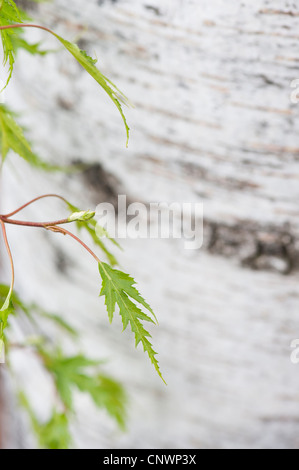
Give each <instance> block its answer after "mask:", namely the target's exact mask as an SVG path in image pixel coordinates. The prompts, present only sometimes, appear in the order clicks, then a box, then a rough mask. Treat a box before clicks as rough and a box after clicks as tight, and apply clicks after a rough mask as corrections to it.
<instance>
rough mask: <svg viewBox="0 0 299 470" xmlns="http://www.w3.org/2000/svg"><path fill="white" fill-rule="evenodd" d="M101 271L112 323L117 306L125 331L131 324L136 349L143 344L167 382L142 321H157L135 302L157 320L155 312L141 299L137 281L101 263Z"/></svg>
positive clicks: (102, 293) (104, 294)
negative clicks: (136, 284)
mask: <svg viewBox="0 0 299 470" xmlns="http://www.w3.org/2000/svg"><path fill="white" fill-rule="evenodd" d="M99 271H100V275H101V278H102V290H101V293H100V296H105V304H106V306H107V310H108V316H109V320H110V322H112V320H113V315H114V312H115V307H116V304H117V305H118V307H119V313H120V315H121V318H122V322H123V327H124V330H125V329H126V328H127V326H128V325H129V324H130V326H131V330H132V332H133V333H134V335H135V345H136V347H137V346H138V344H139V343H142V345H143V349H144V351H145V352H147V354H148V356H149V358H150V360H151V362H152V364H153V365H154V367H155V369H156V371H157V373H158V374H159V376H160V377H161V379H162V380H163V382H165V380H164V379H163V376H162V374H161V371H160V368H159V363H158V361H157V359H156V355H157V353H156V352H155V351H154V350H153V347H152V344H151V342H150V340H149V338H151V335H150V333H149V332H148V331H146V330H145V328H144V326H143V324H142V321H146V322H150V323H155V321H154V320H153V319H152V318H151V317H149V316H148V315H147V314H145V313H144V312H143V311H142V310H141V309H140V308H139V307H137V305H136V304H135V303H134V302H133V301H135V302H136V303H137V304H141V305H142V306H143V307H144V308H145V309H147V310H148V311H149V312H150V313H151V314H152V316H153V317H154V319H155V320H156V317H155V315H154V312H153V311H152V309H151V307H150V306H149V305H148V303H147V302H146V301H145V300H144V299H143V298H142V297H141V295H140V294H139V292H138V290H137V289H136V288H135V287H134V284H135V281H134V279H133V278H132V277H130V276H129V275H128V274H125V273H123V272H121V271H118V270H116V269H112V268H111V267H110V266H108V264H105V263H99ZM131 299H132V300H133V301H132V300H131ZM156 321H157V320H156Z"/></svg>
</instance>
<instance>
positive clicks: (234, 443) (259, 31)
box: [1, 0, 299, 448]
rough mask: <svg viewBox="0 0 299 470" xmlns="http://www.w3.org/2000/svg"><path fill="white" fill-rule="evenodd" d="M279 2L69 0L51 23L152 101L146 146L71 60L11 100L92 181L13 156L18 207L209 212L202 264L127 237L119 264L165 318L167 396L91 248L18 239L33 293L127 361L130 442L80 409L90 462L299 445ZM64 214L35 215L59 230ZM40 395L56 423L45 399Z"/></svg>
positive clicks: (12, 198) (294, 193)
mask: <svg viewBox="0 0 299 470" xmlns="http://www.w3.org/2000/svg"><path fill="white" fill-rule="evenodd" d="M268 4H269V2H268V1H267V0H257V1H254V2H252V1H249V0H248V1H243V2H239V1H237V0H231V1H230V2H227V1H226V2H225V1H224V0H214V1H210V0H201V1H200V2H198V1H191V0H184V1H181V0H171V1H167V0H163V1H161V0H159V1H157V0H119V1H108V0H106V1H104V0H102V1H92V0H90V1H88V2H85V4H84V6H83V4H82V2H79V1H77V0H73V1H72V2H67V1H66V0H56V1H54V3H53V4H47V5H41V6H40V7H39V8H38V10H37V12H36V14H37V15H38V16H39V17H40V21H42V22H43V23H44V24H45V25H46V26H49V27H52V28H55V30H56V31H57V32H58V33H61V34H62V35H64V36H66V37H68V38H75V37H78V36H79V43H80V46H81V47H83V48H84V49H86V50H87V51H88V52H89V53H90V54H94V52H95V51H96V54H97V56H98V58H99V67H100V68H101V69H102V70H103V72H104V73H105V74H106V75H109V77H110V78H112V79H113V81H115V82H116V83H117V85H118V86H119V87H120V88H121V89H122V90H123V91H124V92H125V93H126V94H127V95H128V96H129V98H130V99H131V101H132V102H133V103H134V104H135V109H134V110H128V111H127V113H126V114H127V117H128V121H129V123H130V125H131V128H132V136H131V142H130V147H129V150H126V149H125V134H124V130H123V127H122V124H121V121H120V119H119V118H118V115H117V112H116V111H115V110H114V109H113V107H112V105H111V103H110V102H109V100H108V99H106V97H105V96H104V94H103V93H101V92H100V91H99V90H98V87H97V85H96V84H95V83H93V82H92V80H91V79H90V78H89V77H87V76H86V75H85V73H84V72H83V71H82V70H81V69H80V68H79V67H78V66H77V64H76V63H75V62H74V61H73V59H72V58H71V57H69V56H67V55H66V54H65V53H63V52H61V53H58V54H55V55H51V56H48V57H46V58H40V59H36V58H32V57H30V56H28V55H25V54H22V55H20V57H19V59H18V63H17V68H16V76H17V77H16V78H15V81H14V85H13V87H12V88H11V89H10V90H9V91H8V92H7V100H10V101H11V102H12V103H13V104H14V106H15V108H16V109H17V110H21V111H22V110H23V111H25V110H28V112H27V114H26V117H24V122H25V123H26V124H27V125H28V127H34V126H35V130H34V131H33V132H32V134H31V135H32V140H35V141H36V142H37V149H38V150H39V151H40V153H41V154H43V155H44V156H45V157H47V158H48V159H50V160H51V161H52V162H59V163H66V162H69V161H73V162H78V161H81V162H84V163H85V164H87V165H88V166H89V167H88V168H87V170H85V171H84V172H82V173H81V174H75V175H72V176H63V175H58V176H56V177H55V178H54V177H52V176H51V175H48V176H42V177H37V175H36V174H35V173H33V172H31V171H30V170H29V169H28V168H27V167H26V166H25V165H23V163H22V162H19V161H17V159H15V158H12V159H11V160H12V162H13V169H12V168H11V167H8V166H7V167H6V169H5V171H4V176H5V179H4V185H3V188H2V189H3V191H2V194H3V200H2V202H1V205H2V206H4V205H5V207H6V208H7V209H8V210H9V209H11V208H13V207H14V205H17V204H18V203H22V202H23V201H24V199H27V198H28V199H29V198H31V197H35V196H36V195H38V194H39V193H45V192H48V191H50V192H53V191H57V192H60V193H62V194H63V195H65V196H67V197H68V198H69V199H71V200H73V201H74V202H75V203H76V202H77V203H80V201H81V206H82V207H85V206H86V207H89V206H92V205H96V204H98V203H100V202H102V201H108V202H110V201H111V202H112V203H115V202H116V198H117V195H118V194H127V196H128V199H129V201H141V202H145V203H149V202H152V201H178V202H204V207H205V236H204V247H203V249H201V250H200V251H199V252H195V253H194V252H186V251H184V249H183V246H182V244H181V243H179V242H177V241H173V240H172V241H165V240H159V241H153V240H143V241H140V240H139V241H133V240H126V241H125V242H124V243H123V245H124V248H125V252H124V253H123V254H120V255H119V259H120V260H121V264H122V266H123V267H124V269H125V270H127V271H129V272H131V273H132V274H134V275H135V277H136V278H137V279H139V281H140V289H141V290H142V292H143V293H144V295H145V296H146V298H148V299H149V300H150V301H151V303H152V305H153V307H154V309H155V310H156V311H157V313H158V316H159V319H160V327H159V328H158V329H155V330H153V336H154V345H155V348H156V349H157V350H158V351H159V352H160V361H161V367H162V370H163V371H164V373H165V376H166V379H167V382H168V384H169V385H168V387H167V388H165V387H164V386H163V385H162V384H161V383H160V381H159V380H158V378H156V377H155V374H154V372H153V371H152V370H151V367H150V365H149V364H147V360H146V357H145V356H144V355H143V354H142V352H140V351H137V352H136V351H135V350H134V348H133V347H132V337H131V335H130V334H123V335H121V332H120V331H121V325H120V322H118V321H116V322H115V324H114V325H113V326H112V327H110V326H109V325H108V322H107V318H106V317H107V315H106V313H105V309H104V306H103V304H102V302H101V300H98V299H97V298H96V297H97V294H98V292H99V286H98V285H97V283H96V274H97V273H96V268H95V267H94V265H93V264H92V262H90V260H89V259H88V258H87V259H86V257H85V255H84V254H82V253H81V251H80V248H77V247H76V246H73V245H72V244H71V246H69V243H66V241H65V240H61V239H60V238H59V237H57V236H55V234H51V235H49V234H44V233H41V234H40V233H38V232H33V233H32V232H30V233H29V232H28V230H16V229H14V228H9V234H10V237H11V240H12V245H13V250H14V253H15V258H16V259H17V260H18V261H17V286H18V288H19V291H20V292H21V293H22V294H23V295H25V297H27V298H30V299H32V298H35V299H36V300H39V301H40V302H41V303H43V304H44V305H46V306H47V307H48V308H50V309H52V310H55V309H56V310H57V308H58V305H59V304H60V303H61V302H63V303H64V305H65V312H64V314H65V316H66V317H67V318H69V319H71V320H72V321H73V322H74V323H75V324H77V325H78V326H80V327H81V328H82V329H83V338H84V339H83V341H82V347H84V348H85V349H86V350H87V351H88V352H89V353H90V354H91V355H93V356H94V355H96V356H97V355H99V356H101V357H103V356H105V357H110V358H111V362H110V366H109V370H110V371H111V372H114V373H115V375H116V376H118V377H119V378H121V379H122V380H123V382H124V383H125V385H127V387H128V390H129V392H130V395H131V408H130V413H129V423H128V433H126V434H124V435H123V434H119V433H118V432H116V431H115V428H114V426H113V425H112V424H111V423H110V421H109V420H106V418H104V417H103V416H102V415H101V416H100V417H99V418H97V415H96V414H95V413H94V412H93V410H92V408H91V406H90V405H89V404H86V402H85V401H84V400H83V399H82V398H78V408H79V410H80V414H79V416H80V418H79V422H78V423H77V425H76V426H75V431H74V432H75V435H76V438H77V440H78V443H79V446H81V447H96V448H99V447H112V448H113V447H133V448H138V447H148V448H167V447H168V448H173V447H174V448H175V447H180V448H184V447H186V448H188V447H203V448H209V447H223V448H227V447H234V448H238V447H249V448H254V447H270V448H272V447H274V448H275V447H282V448H287V447H290V448H296V447H298V444H299V441H298V420H299V414H298V405H299V395H298V385H299V379H298V366H297V367H296V366H295V365H293V364H292V363H291V361H290V354H291V350H290V344H291V341H292V340H293V339H295V338H297V337H299V317H298V311H299V283H298V281H299V275H298V268H299V217H298V216H299V211H298V197H299V184H298V179H299V144H298V124H299V105H296V104H292V102H291V98H290V96H291V93H292V92H293V91H294V90H293V89H292V88H291V87H290V83H291V81H292V80H294V79H297V78H299V70H298V62H299V54H298V39H299V35H298V30H299V29H298V27H299V10H298V6H296V5H295V4H294V2H288V1H285V0H276V1H273V2H271V8H270V7H269V5H268ZM85 25H86V26H87V25H88V28H86V29H85ZM28 34H30V35H31V36H32V38H35V39H40V38H41V37H43V38H44V37H45V36H44V33H40V32H38V31H34V32H28ZM46 41H48V45H49V47H53V46H55V47H56V46H57V44H56V43H53V42H52V39H49V38H46ZM40 208H41V209H40ZM54 209H55V207H54V206H53V205H52V204H51V205H50V204H49V205H48V206H45V205H44V206H39V207H38V206H36V208H32V209H31V210H30V211H29V214H30V216H31V217H33V218H34V217H35V218H42V217H43V215H44V213H45V212H46V213H47V217H46V218H47V219H48V218H49V217H51V215H54V216H55V217H54V218H56V216H57V210H54ZM41 210H42V211H43V213H41V212H40V211H41ZM58 210H60V209H59V208H58ZM33 245H34V250H35V252H36V253H37V256H36V259H35V261H34V262H33V260H32V246H33ZM25 269H26V275H25V274H24V271H25ZM37 286H39V289H37ZM82 325H83V326H82ZM26 367H27V368H26ZM15 368H16V371H17V372H18V374H19V375H20V376H21V377H23V380H24V381H25V382H27V385H28V382H29V383H30V381H29V380H28V374H29V376H30V377H31V379H32V381H33V383H34V384H35V385H36V386H37V387H39V386H40V385H38V384H39V382H38V379H37V378H36V377H35V375H34V374H36V373H37V369H36V368H35V367H31V368H30V371H29V370H28V365H26V364H24V362H23V361H22V360H21V359H20V358H19V356H18V358H17V359H16V360H15ZM24 370H26V374H25V372H24ZM25 377H26V379H25ZM31 386H32V387H33V385H32V384H31ZM29 388H30V387H29ZM32 393H33V395H34V397H35V403H36V406H37V408H39V410H40V412H41V414H43V412H44V408H43V401H42V398H43V397H42V396H41V395H42V394H37V392H36V391H35V392H32Z"/></svg>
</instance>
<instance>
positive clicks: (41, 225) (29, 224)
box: [0, 215, 73, 228]
mask: <svg viewBox="0 0 299 470" xmlns="http://www.w3.org/2000/svg"><path fill="white" fill-rule="evenodd" d="M0 222H2V223H4V224H10V225H19V226H22V227H31V228H32V227H36V228H47V227H52V226H54V225H63V224H70V223H72V222H73V221H72V220H69V219H61V220H54V221H52V222H26V221H25V220H15V219H7V218H6V217H5V216H4V215H0Z"/></svg>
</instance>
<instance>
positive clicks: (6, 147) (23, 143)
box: [0, 105, 57, 170]
mask: <svg viewBox="0 0 299 470" xmlns="http://www.w3.org/2000/svg"><path fill="white" fill-rule="evenodd" d="M0 144H1V157H2V162H3V161H4V160H5V158H6V156H7V154H8V152H9V151H10V150H12V151H14V152H15V153H16V154H18V155H19V156H20V157H22V158H23V159H24V160H26V162H28V163H30V165H32V166H35V167H37V168H42V169H44V170H54V169H57V168H56V167H54V166H52V165H49V164H47V163H45V162H44V161H42V159H41V158H40V157H38V155H36V154H35V153H34V152H33V151H32V149H31V145H30V143H29V142H28V140H27V139H26V137H25V135H24V131H23V129H22V128H21V127H20V126H19V125H18V124H17V122H16V121H15V113H13V112H12V111H10V110H9V109H8V108H7V106H4V105H0Z"/></svg>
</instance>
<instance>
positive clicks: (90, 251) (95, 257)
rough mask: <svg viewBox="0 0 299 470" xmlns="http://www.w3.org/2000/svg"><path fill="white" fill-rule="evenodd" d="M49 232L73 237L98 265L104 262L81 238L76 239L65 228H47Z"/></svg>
mask: <svg viewBox="0 0 299 470" xmlns="http://www.w3.org/2000/svg"><path fill="white" fill-rule="evenodd" d="M46 228H47V230H51V232H57V233H62V234H63V235H69V236H70V237H72V238H73V239H74V240H76V241H77V242H78V243H80V245H81V246H83V248H85V250H86V251H88V253H89V254H90V255H91V256H92V257H93V258H94V259H95V260H96V261H97V263H102V261H101V260H100V259H99V258H98V257H97V255H96V254H95V253H94V252H93V251H92V250H91V249H90V248H89V247H88V246H87V245H86V244H85V243H84V242H83V241H82V240H80V238H78V237H76V235H74V234H73V233H72V232H69V231H68V230H66V229H65V228H62V227H56V226H53V227H46Z"/></svg>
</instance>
